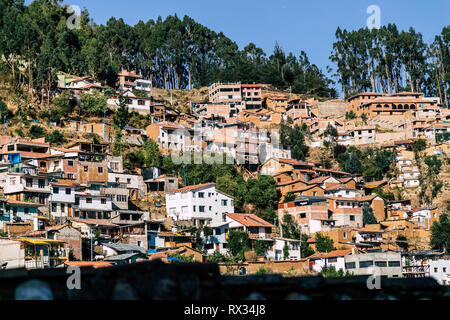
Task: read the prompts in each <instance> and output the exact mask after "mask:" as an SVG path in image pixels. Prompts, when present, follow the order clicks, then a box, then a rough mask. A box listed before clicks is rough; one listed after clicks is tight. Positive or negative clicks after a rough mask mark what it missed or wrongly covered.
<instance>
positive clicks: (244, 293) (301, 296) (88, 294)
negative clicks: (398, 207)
mask: <svg viewBox="0 0 450 320" xmlns="http://www.w3.org/2000/svg"><path fill="white" fill-rule="evenodd" d="M80 274H81V281H80V283H81V289H80V290H77V289H73V290H69V289H68V287H67V279H68V277H69V276H70V274H67V273H66V269H45V270H6V271H0V300H11V299H15V298H17V299H45V298H53V299H55V300H86V299H88V300H90V299H120V300H125V299H149V300H216V299H220V300H222V299H225V300H228V299H233V300H244V299H251V300H261V299H267V300H272V299H273V300H285V299H288V300H308V299H311V300H316V299H326V300H336V299H338V300H340V299H343V300H346V299H358V300H359V299H364V300H366V299H377V300H380V299H383V300H384V299H388V300H389V299H392V300H397V299H450V287H448V286H447V287H444V286H439V285H438V283H437V282H436V281H434V280H433V279H431V278H423V279H381V282H380V286H379V287H380V289H379V290H377V289H373V290H369V289H368V286H367V281H366V280H367V277H348V278H326V279H324V278H322V277H291V278H287V277H281V276H280V275H261V276H221V275H220V273H219V268H218V266H217V265H216V264H185V263H181V264H178V263H172V264H166V263H163V262H161V261H159V260H157V261H150V262H141V263H135V264H131V265H123V266H115V267H108V268H100V269H93V268H82V269H81V273H80ZM72 283H74V282H72Z"/></svg>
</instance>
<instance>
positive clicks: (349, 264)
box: [345, 262, 356, 269]
mask: <svg viewBox="0 0 450 320" xmlns="http://www.w3.org/2000/svg"><path fill="white" fill-rule="evenodd" d="M355 268H356V263H355V262H347V263H346V264H345V269H355Z"/></svg>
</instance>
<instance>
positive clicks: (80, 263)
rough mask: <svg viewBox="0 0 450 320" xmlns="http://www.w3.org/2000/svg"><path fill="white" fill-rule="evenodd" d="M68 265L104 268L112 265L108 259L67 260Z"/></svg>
mask: <svg viewBox="0 0 450 320" xmlns="http://www.w3.org/2000/svg"><path fill="white" fill-rule="evenodd" d="M64 263H65V264H66V265H67V266H76V267H94V268H104V267H110V266H112V264H111V263H109V262H107V261H66V262H64Z"/></svg>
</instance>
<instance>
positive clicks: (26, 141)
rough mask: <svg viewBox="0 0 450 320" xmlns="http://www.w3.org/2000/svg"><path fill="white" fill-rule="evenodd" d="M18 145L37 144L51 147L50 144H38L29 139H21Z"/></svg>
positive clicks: (18, 140)
mask: <svg viewBox="0 0 450 320" xmlns="http://www.w3.org/2000/svg"><path fill="white" fill-rule="evenodd" d="M17 143H26V144H35V145H40V146H47V147H50V143H47V142H38V141H33V140H29V139H21V138H19V139H17Z"/></svg>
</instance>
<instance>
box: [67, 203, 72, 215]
mask: <svg viewBox="0 0 450 320" xmlns="http://www.w3.org/2000/svg"><path fill="white" fill-rule="evenodd" d="M67 210H68V214H69V217H72V205H71V204H69V205H67Z"/></svg>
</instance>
